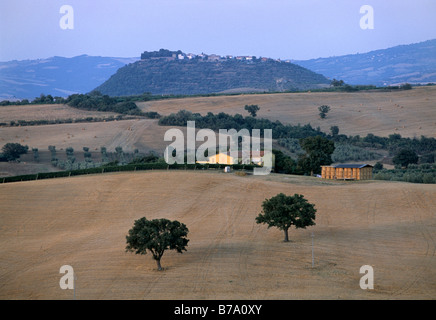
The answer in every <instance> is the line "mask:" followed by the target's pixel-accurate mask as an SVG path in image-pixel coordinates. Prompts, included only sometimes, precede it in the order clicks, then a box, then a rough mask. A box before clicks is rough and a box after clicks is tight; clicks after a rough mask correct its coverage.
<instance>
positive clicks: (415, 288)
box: [0, 171, 436, 299]
mask: <svg viewBox="0 0 436 320" xmlns="http://www.w3.org/2000/svg"><path fill="white" fill-rule="evenodd" d="M279 192H284V193H286V194H289V195H292V194H294V193H301V194H304V196H305V197H306V198H307V199H308V200H309V201H310V202H313V203H314V204H315V206H316V208H317V210H318V211H317V217H316V226H314V227H310V228H308V229H299V230H295V229H292V230H290V234H289V235H290V239H291V241H290V242H288V243H285V242H283V234H282V232H281V231H279V230H277V229H274V228H272V229H267V228H266V226H265V225H258V224H256V223H255V217H256V216H257V215H258V213H260V210H261V203H262V201H263V200H264V199H265V198H269V197H271V196H274V195H276V194H277V193H279ZM435 207H436V187H435V186H434V185H423V184H409V183H396V182H381V181H361V182H339V181H326V180H319V179H317V178H313V177H302V176H290V175H269V176H245V177H240V176H237V175H234V174H225V173H222V172H198V171H197V172H193V171H186V172H185V171H153V172H141V173H139V172H136V173H133V172H132V173H116V174H104V175H90V176H80V177H72V178H59V179H53V180H41V181H31V182H19V183H11V184H2V185H0V231H1V232H0V257H1V262H0V299H72V298H73V292H72V290H61V289H60V287H59V280H60V277H61V276H62V275H61V274H60V273H59V268H60V267H61V266H62V265H65V264H67V265H71V266H72V267H73V268H74V271H75V273H76V275H77V280H76V298H77V299H434V298H435V297H436V259H435V250H436V244H435V234H436V216H435V210H434V208H435ZM143 216H146V217H147V218H148V219H152V218H168V219H174V220H179V221H181V222H183V223H185V224H186V225H187V227H188V228H189V230H190V232H189V235H188V238H189V239H190V242H189V244H188V251H187V252H185V253H183V254H177V253H175V252H166V253H165V254H164V256H163V258H162V265H163V267H164V268H165V271H163V272H159V271H157V269H156V264H155V262H154V261H153V260H152V258H151V255H150V254H148V255H145V256H139V255H134V254H132V253H126V252H125V250H124V249H125V246H126V243H125V236H126V234H127V232H128V230H129V229H130V228H131V227H132V225H133V222H134V220H135V219H138V218H140V217H143ZM312 232H313V234H314V262H315V265H314V267H313V268H312V264H311V261H312V260H311V259H312V258H311V240H312V239H311V234H312ZM362 265H371V266H373V268H374V289H373V290H362V289H361V288H360V286H359V280H360V277H361V276H362V274H360V273H359V269H360V267H361V266H362Z"/></svg>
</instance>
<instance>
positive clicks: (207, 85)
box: [96, 49, 330, 96]
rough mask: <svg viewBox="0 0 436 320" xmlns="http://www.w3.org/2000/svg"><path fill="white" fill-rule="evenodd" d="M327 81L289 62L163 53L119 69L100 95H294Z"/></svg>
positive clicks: (152, 53)
mask: <svg viewBox="0 0 436 320" xmlns="http://www.w3.org/2000/svg"><path fill="white" fill-rule="evenodd" d="M329 83H330V82H329V80H327V79H326V78H325V77H324V76H322V75H320V74H317V73H314V72H312V71H310V70H307V69H306V68H303V67H300V66H297V65H295V64H292V63H290V62H284V61H278V60H273V59H267V58H256V57H230V56H226V57H221V56H217V55H204V54H202V55H196V56H195V57H194V56H193V55H190V54H185V53H183V52H181V51H174V52H172V51H169V50H164V49H161V50H160V51H158V52H145V53H143V54H142V59H141V60H140V61H137V62H135V63H131V64H128V65H126V66H124V67H122V68H120V69H119V70H118V71H117V72H116V73H115V74H114V75H112V76H111V77H110V78H109V79H108V80H107V81H106V82H104V83H103V84H102V85H100V86H98V87H97V88H96V90H98V91H100V92H101V93H103V94H107V95H110V96H125V95H137V94H142V93H144V92H149V93H151V94H155V95H157V94H166V95H168V94H174V95H178V94H183V95H191V94H208V93H221V92H257V91H260V92H263V91H266V92H268V91H285V90H288V91H295V90H308V89H314V88H322V87H326V86H328V85H329Z"/></svg>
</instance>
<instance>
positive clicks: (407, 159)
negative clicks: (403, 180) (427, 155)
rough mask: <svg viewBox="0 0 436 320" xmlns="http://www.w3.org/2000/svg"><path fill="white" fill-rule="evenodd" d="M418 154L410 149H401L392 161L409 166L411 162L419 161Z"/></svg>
mask: <svg viewBox="0 0 436 320" xmlns="http://www.w3.org/2000/svg"><path fill="white" fill-rule="evenodd" d="M418 159H419V157H418V155H417V154H416V152H415V151H413V150H410V149H401V150H400V151H399V152H398V153H397V154H396V155H395V156H394V158H393V159H392V162H393V163H394V164H396V165H400V166H402V167H407V166H408V165H409V164H411V163H418Z"/></svg>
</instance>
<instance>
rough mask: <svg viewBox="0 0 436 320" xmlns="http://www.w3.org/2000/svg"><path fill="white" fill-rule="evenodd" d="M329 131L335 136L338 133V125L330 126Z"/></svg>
mask: <svg viewBox="0 0 436 320" xmlns="http://www.w3.org/2000/svg"><path fill="white" fill-rule="evenodd" d="M330 131H331V133H332V136H333V137H336V136H337V135H338V134H339V127H338V126H331V127H330Z"/></svg>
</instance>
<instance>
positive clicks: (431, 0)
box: [0, 0, 436, 61]
mask: <svg viewBox="0 0 436 320" xmlns="http://www.w3.org/2000/svg"><path fill="white" fill-rule="evenodd" d="M65 4H68V5H71V6H72V8H73V9H74V29H73V30H62V29H61V28H60V26H59V20H60V19H61V17H62V15H63V14H61V13H59V9H60V7H61V6H62V5H65ZM363 5H371V6H372V7H373V9H374V29H373V30H362V29H361V28H360V24H359V21H360V19H361V17H362V14H361V13H360V12H359V9H360V7H361V6H363ZM435 16H436V1H435V0H412V1H411V0H142V1H140V0H38V1H36V0H0V61H9V60H14V59H16V60H23V59H38V58H48V57H52V56H64V57H73V56H77V55H81V54H88V55H98V56H112V57H139V55H140V54H141V52H143V51H145V50H147V51H153V50H159V49H160V48H166V49H171V50H178V49H180V50H182V51H184V52H186V53H189V52H192V53H201V52H204V53H208V54H212V53H215V54H220V55H227V54H232V55H254V56H258V57H259V56H263V57H271V58H281V59H296V60H301V59H310V58H318V57H328V56H334V55H336V56H338V55H344V54H350V53H357V52H360V53H362V52H368V51H371V50H376V49H383V48H388V47H391V46H395V45H399V44H409V43H416V42H421V41H425V40H430V39H435V38H436V19H435V18H434V17H435Z"/></svg>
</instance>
